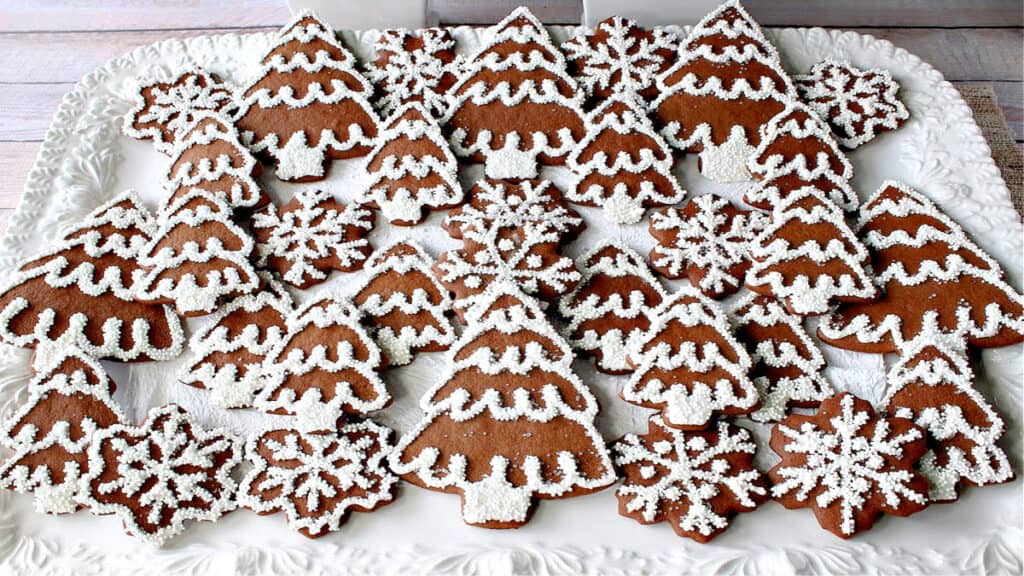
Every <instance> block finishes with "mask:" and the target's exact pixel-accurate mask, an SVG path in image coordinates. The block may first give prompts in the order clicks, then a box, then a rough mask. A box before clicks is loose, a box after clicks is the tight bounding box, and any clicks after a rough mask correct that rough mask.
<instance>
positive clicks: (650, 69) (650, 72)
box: [562, 16, 679, 101]
mask: <svg viewBox="0 0 1024 576" xmlns="http://www.w3.org/2000/svg"><path fill="white" fill-rule="evenodd" d="M678 50H679V39H678V38H677V37H676V35H675V34H673V33H671V32H669V31H667V30H665V29H663V28H655V29H654V30H645V29H644V28H642V27H640V26H639V25H638V24H637V23H636V22H634V21H633V20H630V19H628V18H622V17H620V16H612V17H610V18H606V19H604V20H602V21H600V22H598V23H597V26H595V27H594V30H593V31H591V32H581V33H580V34H578V35H577V36H575V37H574V38H572V39H571V40H569V41H568V42H565V43H563V44H562V51H563V52H565V57H566V60H568V64H569V70H570V72H572V75H573V76H574V77H575V78H576V79H577V81H579V83H580V84H581V85H582V86H583V88H584V89H585V90H586V91H587V94H589V95H590V96H591V97H592V98H594V99H597V100H604V99H605V98H609V97H611V96H612V95H613V94H629V95H632V96H635V97H636V98H638V99H642V100H643V101H650V100H653V99H654V97H655V96H657V95H658V90H657V86H656V84H655V80H656V79H657V77H658V76H659V75H660V74H661V73H662V72H665V71H666V70H668V68H669V66H671V65H672V63H673V62H674V61H675V59H676V52H677V51H678Z"/></svg>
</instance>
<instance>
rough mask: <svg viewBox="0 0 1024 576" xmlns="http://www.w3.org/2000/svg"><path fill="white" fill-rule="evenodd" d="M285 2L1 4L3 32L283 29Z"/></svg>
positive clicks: (61, 0)
mask: <svg viewBox="0 0 1024 576" xmlns="http://www.w3.org/2000/svg"><path fill="white" fill-rule="evenodd" d="M290 17H291V16H290V14H289V13H288V6H287V5H285V2H284V0H179V1H170V2H168V1H167V0H102V1H94V0H84V1H83V0H5V1H4V2H0V22H2V23H3V29H4V31H7V32H25V31H38V30H49V31H69V30H83V31H84V30H89V31H96V30H167V29H189V28H248V27H258V26H282V25H283V24H284V23H285V22H287V21H288V19H289V18H290Z"/></svg>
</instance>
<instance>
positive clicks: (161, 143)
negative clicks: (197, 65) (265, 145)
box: [123, 70, 234, 154]
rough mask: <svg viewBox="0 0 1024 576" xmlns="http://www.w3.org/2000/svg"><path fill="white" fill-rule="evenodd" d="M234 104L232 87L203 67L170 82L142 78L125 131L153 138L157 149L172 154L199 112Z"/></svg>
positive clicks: (140, 137) (221, 109)
mask: <svg viewBox="0 0 1024 576" xmlns="http://www.w3.org/2000/svg"><path fill="white" fill-rule="evenodd" d="M233 106H234V102H233V101H232V90H231V87H229V86H226V85H224V84H222V83H221V82H220V81H219V80H217V77H216V76H214V75H213V74H208V73H206V72H204V71H202V70H187V71H185V72H182V73H181V74H180V75H179V76H178V77H177V78H175V79H174V80H171V81H169V82H164V81H159V80H151V79H149V80H142V82H141V83H140V86H139V91H138V93H137V94H136V95H135V104H134V105H133V106H132V109H131V111H130V112H128V115H127V116H125V119H124V129H123V131H124V133H125V135H126V136H129V137H131V138H135V139H137V140H152V141H153V145H154V146H156V149H157V150H159V151H161V152H164V153H166V154H171V153H172V152H173V151H174V149H175V147H176V146H177V144H178V140H179V139H180V138H181V137H182V136H184V135H185V133H186V132H187V131H188V130H190V129H191V128H192V126H193V125H194V124H195V122H196V119H197V118H198V115H199V114H201V113H206V112H222V113H224V114H230V113H231V109H232V108H233Z"/></svg>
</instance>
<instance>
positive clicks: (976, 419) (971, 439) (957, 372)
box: [883, 314, 1013, 501]
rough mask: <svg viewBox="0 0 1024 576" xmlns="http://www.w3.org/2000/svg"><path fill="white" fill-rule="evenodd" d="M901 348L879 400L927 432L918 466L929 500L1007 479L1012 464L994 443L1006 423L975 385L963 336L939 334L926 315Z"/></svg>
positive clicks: (952, 496) (952, 497)
mask: <svg viewBox="0 0 1024 576" xmlns="http://www.w3.org/2000/svg"><path fill="white" fill-rule="evenodd" d="M902 348H903V350H902V351H901V354H900V359H899V361H897V362H896V364H895V365H894V366H893V367H892V369H891V370H890V371H889V376H888V380H889V389H888V392H887V394H886V397H885V399H884V400H883V404H884V405H886V407H887V408H886V409H887V410H888V412H889V413H890V414H892V415H894V416H898V417H900V418H907V419H908V420H913V421H914V423H915V424H917V425H918V426H920V427H922V428H924V429H925V431H926V432H927V434H928V452H927V453H925V455H924V457H923V458H921V462H920V464H919V466H918V469H919V470H920V471H921V473H922V474H924V476H925V477H926V478H928V482H929V484H930V485H931V489H930V491H929V494H928V495H929V498H931V500H933V501H950V500H956V498H957V485H958V484H970V485H974V486H985V485H988V484H1000V483H1002V482H1009V481H1010V480H1012V479H1013V468H1012V467H1011V466H1010V463H1009V461H1008V460H1007V458H1006V453H1005V452H1003V449H1002V448H1000V447H999V438H1000V437H1002V435H1003V432H1004V430H1005V428H1006V425H1005V424H1004V422H1003V419H1002V418H1001V417H1000V416H999V414H998V413H997V412H996V411H995V410H994V409H993V408H992V406H991V405H990V404H989V403H988V402H987V401H986V400H985V398H984V397H983V396H982V395H981V394H980V393H979V392H978V391H977V390H976V389H975V388H974V384H973V383H974V371H973V370H971V366H970V363H969V361H968V359H967V346H966V342H965V340H964V338H963V337H962V335H960V334H950V333H945V332H941V331H940V330H939V329H938V328H937V327H936V325H935V315H934V314H929V315H928V316H927V318H926V319H925V325H924V327H923V329H922V331H921V333H920V334H918V335H917V336H916V337H915V338H914V339H912V340H910V341H909V342H907V343H906V344H905V345H904V346H902Z"/></svg>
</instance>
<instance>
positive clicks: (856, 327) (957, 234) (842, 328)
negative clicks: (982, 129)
mask: <svg viewBox="0 0 1024 576" xmlns="http://www.w3.org/2000/svg"><path fill="white" fill-rule="evenodd" d="M860 233H861V237H862V238H863V239H864V243H865V244H866V245H867V246H868V247H870V248H871V249H872V267H873V269H874V272H875V274H876V277H877V279H876V281H877V283H878V285H879V286H880V287H881V288H882V289H883V292H884V295H883V296H882V297H880V298H879V299H878V300H877V301H875V302H870V303H865V304H847V305H844V306H841V307H840V308H839V309H838V310H836V311H835V313H834V314H832V315H831V316H829V317H828V318H826V319H825V320H824V321H823V322H822V323H821V325H819V327H818V335H819V336H821V339H822V340H824V341H825V342H828V343H829V344H832V345H833V346H838V347H840V348H845V349H848V350H856V351H860V352H878V353H881V352H898V351H900V347H901V345H902V344H903V343H904V342H907V341H909V340H911V339H913V338H914V337H915V336H916V335H917V334H918V332H920V330H921V327H922V325H923V324H924V319H925V318H926V317H927V316H929V315H931V316H934V320H935V322H936V326H937V328H938V329H939V330H941V331H943V332H951V333H956V334H963V335H964V337H966V338H967V341H968V343H969V344H970V345H971V346H974V347H976V348H997V347H1000V346H1008V345H1010V344H1015V343H1018V342H1021V341H1024V296H1021V294H1020V293H1018V292H1017V291H1016V290H1015V289H1014V288H1013V287H1012V286H1010V285H1009V284H1007V283H1006V281H1005V280H1004V279H1003V270H1002V268H1000V267H999V264H998V263H997V262H996V261H995V260H993V259H992V258H991V257H990V256H989V255H988V254H986V253H985V252H984V251H983V250H982V249H981V248H980V247H979V246H978V245H977V244H975V243H974V242H972V241H971V239H970V238H969V237H968V236H967V234H966V233H965V232H964V230H963V228H961V227H960V225H959V224H957V223H956V222H954V221H953V220H952V219H951V218H949V217H948V216H946V215H945V214H944V213H943V212H942V211H941V210H940V209H939V208H938V206H936V205H935V204H934V203H933V202H932V201H931V200H929V199H928V198H927V197H925V196H924V195H923V194H921V193H919V192H917V191H915V190H912V189H911V188H910V187H908V186H906V185H904V184H901V183H899V182H895V181H889V182H885V183H883V184H882V187H881V188H880V189H879V190H878V192H876V193H875V195H874V196H872V197H871V198H870V199H869V200H868V201H867V203H865V204H864V206H862V207H861V211H860Z"/></svg>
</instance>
